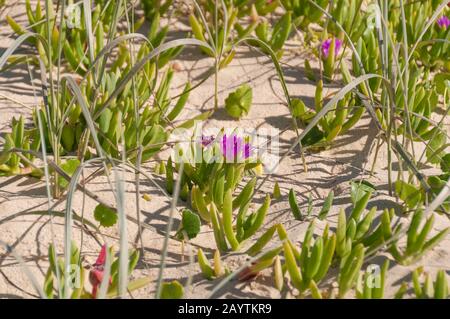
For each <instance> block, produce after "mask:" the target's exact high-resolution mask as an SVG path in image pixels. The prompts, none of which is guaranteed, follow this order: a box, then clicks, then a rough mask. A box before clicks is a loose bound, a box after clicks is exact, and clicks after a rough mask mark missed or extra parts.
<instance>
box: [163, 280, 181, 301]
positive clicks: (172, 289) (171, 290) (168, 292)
mask: <svg viewBox="0 0 450 319" xmlns="http://www.w3.org/2000/svg"><path fill="white" fill-rule="evenodd" d="M183 295H184V288H183V286H182V285H181V284H180V283H179V282H178V281H177V280H173V281H171V282H164V283H163V284H162V288H161V299H181V298H183Z"/></svg>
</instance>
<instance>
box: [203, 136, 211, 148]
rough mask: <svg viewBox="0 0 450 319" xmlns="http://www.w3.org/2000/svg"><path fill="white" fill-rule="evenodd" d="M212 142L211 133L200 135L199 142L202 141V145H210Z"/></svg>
mask: <svg viewBox="0 0 450 319" xmlns="http://www.w3.org/2000/svg"><path fill="white" fill-rule="evenodd" d="M212 142H214V136H212V135H209V136H206V135H202V140H201V143H202V145H203V146H204V147H206V146H208V145H210V144H211V143H212Z"/></svg>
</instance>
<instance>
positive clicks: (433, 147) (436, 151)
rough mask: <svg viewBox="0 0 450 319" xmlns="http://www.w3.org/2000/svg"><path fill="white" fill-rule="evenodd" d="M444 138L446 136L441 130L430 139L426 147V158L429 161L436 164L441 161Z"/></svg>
mask: <svg viewBox="0 0 450 319" xmlns="http://www.w3.org/2000/svg"><path fill="white" fill-rule="evenodd" d="M446 140H447V137H446V135H445V133H444V132H442V131H441V130H439V131H438V132H437V134H436V135H434V137H433V138H432V139H431V140H430V142H429V143H428V147H427V149H426V155H427V159H428V161H430V163H433V164H437V163H439V162H440V161H441V157H442V156H443V154H442V153H443V151H444V150H442V146H444V144H445V142H446Z"/></svg>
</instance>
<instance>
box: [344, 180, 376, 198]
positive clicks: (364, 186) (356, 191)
mask: <svg viewBox="0 0 450 319" xmlns="http://www.w3.org/2000/svg"><path fill="white" fill-rule="evenodd" d="M350 184H351V198H352V203H353V204H356V203H357V202H359V200H360V199H361V198H362V197H363V196H364V195H365V194H366V193H367V192H371V193H373V192H374V191H375V186H374V185H373V184H371V183H369V182H367V181H365V180H360V181H352V182H351V183H350Z"/></svg>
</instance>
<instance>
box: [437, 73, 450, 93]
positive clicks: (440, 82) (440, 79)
mask: <svg viewBox="0 0 450 319" xmlns="http://www.w3.org/2000/svg"><path fill="white" fill-rule="evenodd" d="M434 81H435V83H436V91H437V93H439V94H442V95H443V94H444V92H445V89H446V87H447V85H446V84H445V81H450V73H439V74H436V75H435V76H434Z"/></svg>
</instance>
